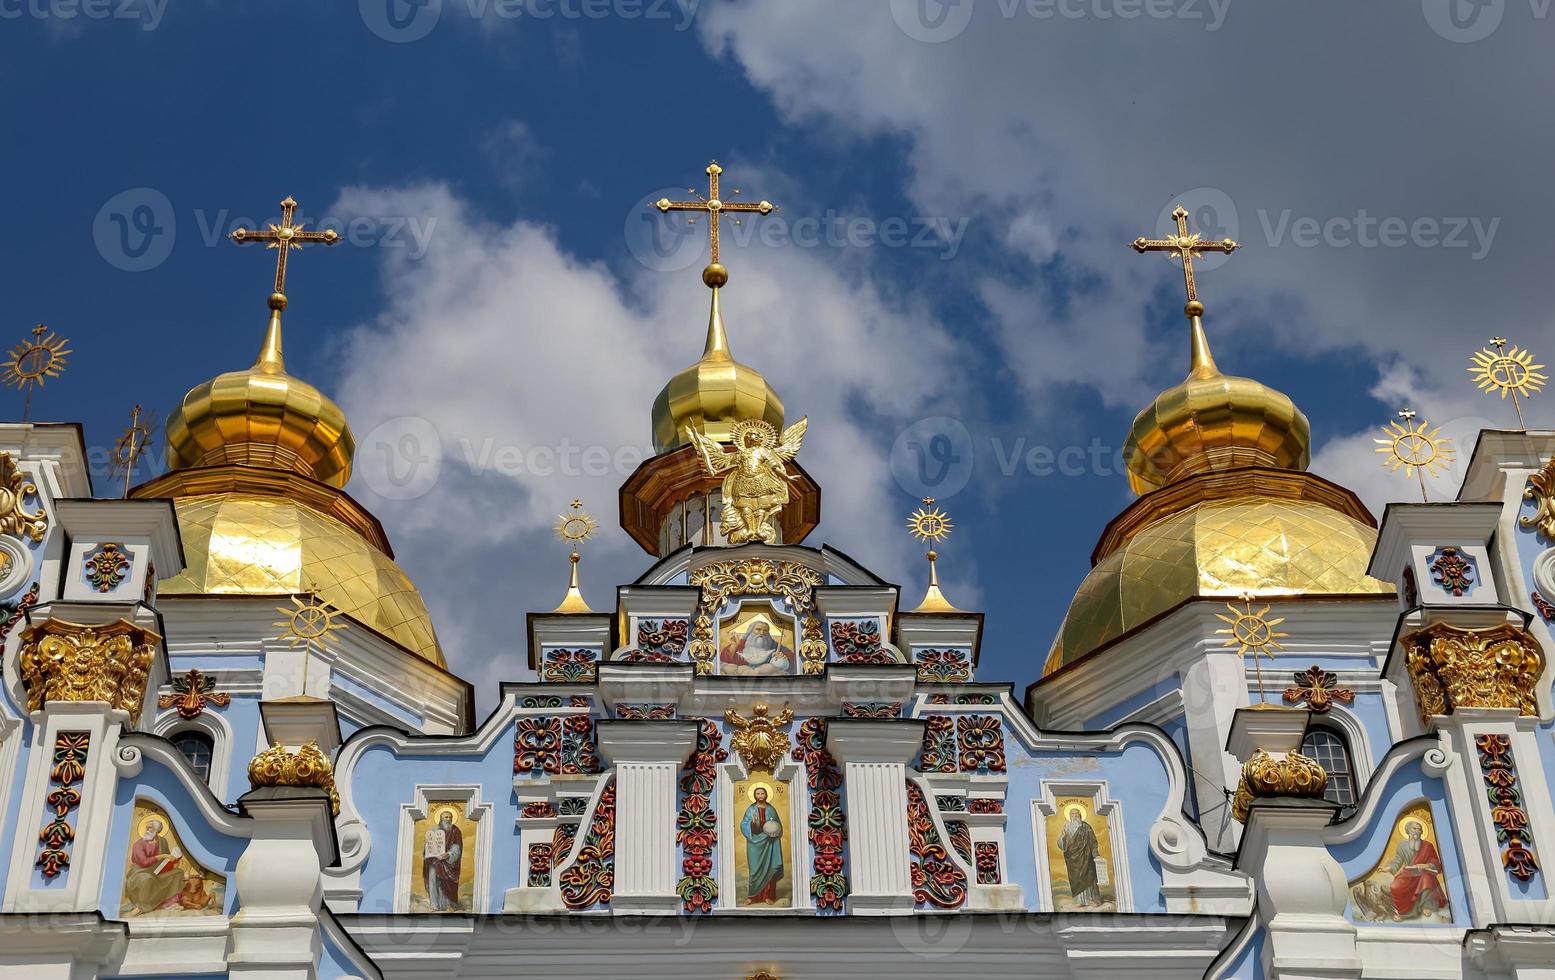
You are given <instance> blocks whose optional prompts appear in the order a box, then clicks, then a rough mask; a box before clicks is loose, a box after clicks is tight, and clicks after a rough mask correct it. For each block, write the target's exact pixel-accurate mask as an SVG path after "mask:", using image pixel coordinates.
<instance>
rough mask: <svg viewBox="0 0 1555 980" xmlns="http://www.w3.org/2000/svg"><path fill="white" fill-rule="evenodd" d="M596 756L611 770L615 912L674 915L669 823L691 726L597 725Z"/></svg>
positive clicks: (675, 870)
mask: <svg viewBox="0 0 1555 980" xmlns="http://www.w3.org/2000/svg"><path fill="white" fill-rule="evenodd" d="M595 730H596V734H597V738H598V740H599V752H600V755H601V756H603V757H604V758H605V760H606V761H607V762H609V763H610V764H611V765H613V766H614V767H615V780H616V784H615V785H616V812H617V813H618V814H620V818H619V819H618V820H617V821H616V841H615V845H616V850H615V888H614V890H613V893H612V895H611V899H610V909H611V911H612V912H615V913H624V914H638V915H642V914H650V913H674V912H677V911H679V909H680V896H679V895H677V894H676V893H675V883H676V881H677V880H678V876H679V867H678V862H677V861H676V851H675V819H676V817H677V816H678V814H679V812H680V805H679V795H678V791H677V788H676V779H677V777H678V776H679V775H680V769H681V767H682V766H683V765H684V764H685V761H686V757H687V756H689V755H690V754H691V752H692V750H693V749H694V748H695V747H696V737H697V725H696V723H695V722H691V721H615V720H605V721H600V722H599V723H598V724H597V725H596V726H595Z"/></svg>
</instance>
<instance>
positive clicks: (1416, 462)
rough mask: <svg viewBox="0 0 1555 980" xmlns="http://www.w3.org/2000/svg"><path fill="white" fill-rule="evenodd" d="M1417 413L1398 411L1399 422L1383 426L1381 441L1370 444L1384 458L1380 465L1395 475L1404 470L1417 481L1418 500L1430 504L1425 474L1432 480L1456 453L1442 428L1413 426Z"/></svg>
mask: <svg viewBox="0 0 1555 980" xmlns="http://www.w3.org/2000/svg"><path fill="white" fill-rule="evenodd" d="M1416 414H1417V413H1416V412H1415V410H1414V409H1412V408H1405V409H1401V410H1400V411H1399V413H1398V420H1396V421H1393V422H1389V423H1388V424H1387V425H1384V426H1383V427H1382V435H1383V438H1381V439H1373V440H1372V441H1373V442H1375V443H1376V444H1377V452H1378V453H1380V454H1382V455H1383V456H1384V457H1385V458H1384V459H1383V460H1382V465H1383V466H1385V467H1387V468H1388V469H1390V470H1392V471H1393V472H1395V473H1397V472H1398V471H1399V470H1403V471H1404V475H1405V476H1413V477H1415V478H1416V479H1418V480H1419V481H1420V499H1421V500H1422V501H1424V502H1426V503H1430V500H1431V497H1430V495H1429V494H1428V493H1427V492H1426V489H1425V474H1427V473H1429V474H1430V475H1431V476H1433V477H1435V476H1436V475H1437V474H1438V473H1440V472H1441V471H1443V470H1445V469H1446V468H1447V467H1448V466H1449V465H1451V464H1452V462H1453V461H1454V460H1456V459H1457V451H1456V450H1455V449H1453V446H1452V440H1450V439H1448V438H1447V437H1446V436H1444V435H1442V428H1441V426H1437V427H1436V428H1434V429H1433V428H1431V423H1429V422H1427V421H1426V420H1425V419H1421V420H1420V422H1419V423H1418V424H1416V422H1415V416H1416Z"/></svg>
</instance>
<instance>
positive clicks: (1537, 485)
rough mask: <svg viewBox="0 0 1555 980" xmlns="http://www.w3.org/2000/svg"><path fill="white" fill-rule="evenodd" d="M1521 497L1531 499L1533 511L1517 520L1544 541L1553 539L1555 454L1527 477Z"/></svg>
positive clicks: (1554, 522)
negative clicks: (1540, 536) (1525, 486)
mask: <svg viewBox="0 0 1555 980" xmlns="http://www.w3.org/2000/svg"><path fill="white" fill-rule="evenodd" d="M1523 499H1524V500H1531V501H1533V505H1534V512H1533V513H1532V514H1529V515H1528V516H1526V517H1520V518H1518V519H1517V522H1518V523H1519V524H1521V525H1522V526H1523V527H1530V528H1534V529H1535V530H1537V531H1538V532H1539V533H1540V534H1541V535H1543V536H1544V539H1545V540H1546V541H1555V456H1551V457H1550V461H1549V462H1547V463H1545V464H1544V468H1543V469H1541V470H1539V472H1537V473H1535V474H1534V475H1533V476H1530V477H1529V478H1528V487H1527V489H1525V490H1524V491H1523Z"/></svg>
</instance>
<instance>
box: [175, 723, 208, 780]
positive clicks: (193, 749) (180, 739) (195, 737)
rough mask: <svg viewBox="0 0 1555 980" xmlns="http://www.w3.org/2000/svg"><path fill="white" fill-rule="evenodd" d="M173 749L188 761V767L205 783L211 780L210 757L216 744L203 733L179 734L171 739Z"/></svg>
mask: <svg viewBox="0 0 1555 980" xmlns="http://www.w3.org/2000/svg"><path fill="white" fill-rule="evenodd" d="M172 742H173V747H174V748H176V749H178V751H179V752H180V753H182V754H183V757H184V758H185V759H187V760H188V761H189V767H190V768H191V769H193V770H194V771H195V772H196V773H198V774H199V776H200V778H201V779H203V780H205V781H206V782H209V781H210V778H211V755H212V753H213V752H214V750H215V747H216V743H215V742H214V741H212V739H211V737H210V736H209V735H207V734H205V733H204V732H179V733H177V734H176V735H174V736H173V738H172Z"/></svg>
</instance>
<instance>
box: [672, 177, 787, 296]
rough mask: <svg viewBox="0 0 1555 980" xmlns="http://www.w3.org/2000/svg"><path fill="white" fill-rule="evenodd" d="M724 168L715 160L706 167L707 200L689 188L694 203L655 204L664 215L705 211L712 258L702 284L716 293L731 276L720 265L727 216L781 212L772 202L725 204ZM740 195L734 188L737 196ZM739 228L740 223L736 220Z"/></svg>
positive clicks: (694, 189)
mask: <svg viewBox="0 0 1555 980" xmlns="http://www.w3.org/2000/svg"><path fill="white" fill-rule="evenodd" d="M723 172H724V168H722V167H720V166H719V165H718V161H717V160H714V161H713V162H712V163H709V164H708V165H707V196H706V197H703V196H702V195H701V194H699V193H697V189H696V188H695V187H688V188H686V191H687V193H689V194H692V195H694V196H695V197H696V200H694V201H671V200H670V199H669V198H667V197H661V198H659V199H658V200H657V201H655V202H654V203H653V207H656V208H658V209H659V212H660V213H661V214H669V213H670V212H671V211H703V212H706V213H707V240H708V243H709V245H710V252H711V255H710V257H709V259H708V262H709V265H708V267H707V268H706V269H704V270H703V271H702V281H703V282H705V283H707V284H708V285H709V286H711V287H713V288H714V289H717V288H718V287H719V286H722V285H723V284H724V283H726V282H728V281H729V273H728V271H727V270H725V269H724V267H723V265H722V264H721V263H720V262H719V261H718V221H719V218H720V217H721V216H722V215H724V214H725V213H742V212H753V213H756V214H771V213H772V212H774V211H777V210H779V208H778V206H777V205H776V204H773V203H772V202H771V201H758V202H756V203H754V204H752V203H750V202H748V201H725V200H723V199H722V197H721V196H720V190H719V178H720V177H721V176H722V175H723ZM739 193H740V191H739V188H735V190H734V194H735V195H738V194H739ZM733 220H734V222H735V224H739V219H738V218H735V219H733ZM687 223H688V224H695V223H696V218H694V217H693V218H690V219H688V222H687Z"/></svg>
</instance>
